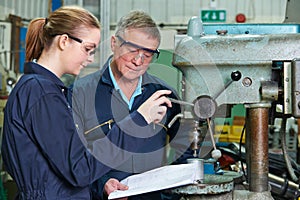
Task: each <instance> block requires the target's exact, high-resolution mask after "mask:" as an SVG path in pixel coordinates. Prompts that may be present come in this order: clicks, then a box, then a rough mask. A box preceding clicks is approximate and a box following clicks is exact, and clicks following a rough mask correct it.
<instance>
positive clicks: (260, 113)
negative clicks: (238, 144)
mask: <svg viewBox="0 0 300 200" xmlns="http://www.w3.org/2000/svg"><path fill="white" fill-rule="evenodd" d="M270 106H271V104H259V105H257V104H248V105H247V106H245V107H246V108H247V110H246V154H247V158H246V159H247V175H248V182H249V190H250V191H251V192H265V191H268V190H269V183H268V173H269V159H268V145H269V144H268V143H269V141H268V114H269V107H270Z"/></svg>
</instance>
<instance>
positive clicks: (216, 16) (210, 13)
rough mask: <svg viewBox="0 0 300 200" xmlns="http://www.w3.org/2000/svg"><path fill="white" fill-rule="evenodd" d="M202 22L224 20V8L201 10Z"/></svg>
mask: <svg viewBox="0 0 300 200" xmlns="http://www.w3.org/2000/svg"><path fill="white" fill-rule="evenodd" d="M201 19H202V22H226V10H201Z"/></svg>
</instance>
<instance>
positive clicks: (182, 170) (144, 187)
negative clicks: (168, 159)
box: [108, 163, 197, 199]
mask: <svg viewBox="0 0 300 200" xmlns="http://www.w3.org/2000/svg"><path fill="white" fill-rule="evenodd" d="M196 170H197V166H196V163H189V164H179V165H168V166H164V167H160V168H157V169H153V170H150V171H147V172H144V173H141V174H136V175H132V176H129V177H127V178H126V179H124V180H122V181H121V183H123V184H125V185H127V186H128V187H129V189H128V190H124V191H121V190H116V191H114V192H112V193H110V195H109V196H108V199H116V198H121V197H128V196H132V195H137V194H143V193H148V192H153V191H158V190H163V189H168V188H173V187H178V186H182V185H187V184H192V183H194V180H195V177H196Z"/></svg>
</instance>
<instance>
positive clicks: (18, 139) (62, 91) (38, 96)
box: [1, 62, 152, 200]
mask: <svg viewBox="0 0 300 200" xmlns="http://www.w3.org/2000/svg"><path fill="white" fill-rule="evenodd" d="M68 92H69V91H68V89H67V88H66V87H65V86H64V84H63V82H62V81H61V80H60V79H59V78H58V77H57V76H55V75H54V74H53V73H52V72H50V71H48V70H47V69H45V68H43V67H42V66H40V65H38V64H37V63H33V62H29V63H26V64H25V74H24V75H23V76H22V77H21V78H20V80H19V81H18V82H17V84H16V86H15V87H14V89H13V90H12V92H11V93H10V95H9V98H8V101H7V104H6V107H5V113H4V129H3V140H2V147H1V150H2V156H3V161H4V165H5V170H7V171H8V172H9V174H10V175H11V176H12V177H13V179H14V180H15V182H16V184H17V187H18V195H17V197H16V199H24V200H25V199H35V200H39V199H41V200H48V199H51V200H52V199H53V200H54V199H55V200H66V199H72V200H73V199H84V200H87V199H90V198H91V195H90V190H89V185H90V184H91V183H92V182H94V181H95V180H96V179H98V178H100V177H101V176H102V175H104V174H105V173H106V172H108V171H109V170H110V167H109V166H107V165H105V164H103V162H99V161H98V160H97V159H96V158H95V157H94V156H93V155H92V154H91V153H90V152H89V151H88V150H87V148H86V146H85V145H84V144H83V143H82V141H84V140H82V139H80V137H79V135H78V133H77V129H80V127H76V126H75V124H74V121H73V115H72V109H71V107H70V105H69V103H68V101H67V98H66V96H67V94H68ZM133 122H135V124H136V123H139V124H140V125H141V126H146V125H147V122H146V121H145V119H144V118H143V117H142V116H141V115H140V114H139V113H137V112H135V113H132V114H131V115H130V116H128V117H127V118H126V119H124V120H123V121H122V122H120V123H119V124H118V125H119V126H120V127H121V126H123V125H124V126H125V127H127V126H131V124H132V123H133ZM119 126H114V128H113V129H111V130H110V132H111V134H110V133H108V134H107V138H108V139H109V141H111V143H113V144H115V145H116V146H117V145H118V146H125V147H124V148H126V145H131V143H130V144H127V143H126V141H124V140H122V135H124V133H122V132H120V130H121V128H119ZM149 130H150V129H149ZM138 131H141V130H138ZM151 131H152V130H151ZM143 132H144V133H145V134H146V133H147V130H146V129H143ZM149 132H150V131H149ZM111 135H113V136H114V137H111ZM131 142H132V141H131ZM138 142H139V141H136V142H135V144H136V146H135V147H136V148H138V147H139V143H138ZM141 142H143V141H141ZM96 143H97V145H95V147H94V148H97V150H98V151H99V152H101V151H102V154H101V155H99V156H100V157H101V156H103V159H104V160H106V161H107V162H110V160H116V159H118V160H122V155H120V153H119V152H118V151H117V150H114V149H111V150H110V151H111V152H110V155H109V156H106V155H107V152H106V150H107V146H106V144H107V141H103V145H102V141H101V140H99V141H96ZM119 156H121V157H119Z"/></svg>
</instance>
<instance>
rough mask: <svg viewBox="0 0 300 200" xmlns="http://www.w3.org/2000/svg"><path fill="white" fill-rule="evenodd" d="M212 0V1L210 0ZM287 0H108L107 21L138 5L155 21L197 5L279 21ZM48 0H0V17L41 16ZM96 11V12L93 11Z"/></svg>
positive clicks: (74, 0) (185, 15)
mask: <svg viewBox="0 0 300 200" xmlns="http://www.w3.org/2000/svg"><path fill="white" fill-rule="evenodd" d="M212 2H214V3H212ZM286 2H287V0H260V1H258V0H110V21H111V23H112V24H114V23H116V22H117V21H118V19H119V18H120V17H121V16H122V15H124V14H125V13H127V12H128V11H129V10H132V9H142V10H145V11H147V12H148V13H150V14H151V16H153V18H154V19H155V20H156V21H157V22H158V23H165V24H186V23H187V22H188V19H189V18H190V17H191V16H197V15H199V14H200V10H201V9H225V10H226V12H227V21H226V23H233V22H235V16H236V14H238V13H244V14H245V15H246V18H247V19H248V20H247V22H249V23H280V22H282V21H283V19H284V15H285V9H286ZM64 3H65V5H70V4H78V5H83V6H85V7H87V8H88V9H90V10H91V11H92V12H99V11H98V10H99V9H98V5H99V0H64ZM47 12H48V0H0V19H2V20H3V19H5V17H6V16H8V14H9V13H11V14H14V15H18V16H21V17H22V18H25V19H30V18H34V17H45V16H47ZM97 15H98V14H97Z"/></svg>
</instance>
